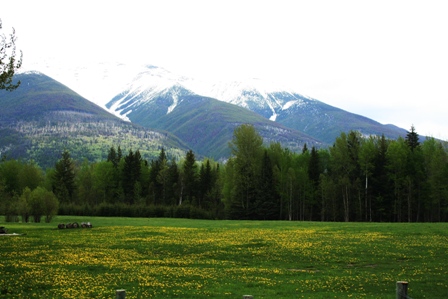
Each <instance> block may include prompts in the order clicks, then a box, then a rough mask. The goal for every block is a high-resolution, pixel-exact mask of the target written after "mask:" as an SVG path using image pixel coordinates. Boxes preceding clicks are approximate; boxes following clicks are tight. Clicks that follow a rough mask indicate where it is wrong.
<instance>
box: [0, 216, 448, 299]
mask: <svg viewBox="0 0 448 299" xmlns="http://www.w3.org/2000/svg"><path fill="white" fill-rule="evenodd" d="M74 221H77V222H79V223H81V222H83V221H90V222H91V223H92V224H93V228H92V229H87V228H85V229H63V230H58V229H57V224H58V223H59V222H60V223H68V222H74ZM0 226H5V227H6V228H7V229H8V232H9V233H19V234H24V235H20V236H0V248H1V249H0V250H1V251H0V257H1V259H0V273H1V274H0V298H111V299H112V298H115V290H116V289H122V288H123V289H126V298H208V297H210V298H242V296H243V295H245V294H249V295H253V296H254V299H259V298H395V286H396V282H397V281H399V280H406V281H408V282H409V292H408V295H409V296H410V297H412V298H414V299H417V298H433V299H434V298H448V280H447V278H448V224H446V223H424V224H422V223H418V224H415V223H414V224H411V223H401V224H400V223H393V224H391V223H387V224H386V223H381V224H380V223H328V222H327V223H319V222H278V221H277V222H261V221H205V220H181V219H142V218H138V219H134V218H100V217H95V218H93V217H89V218H87V217H63V216H59V217H57V219H56V220H54V221H53V223H50V224H46V223H40V224H30V223H26V224H22V223H5V222H4V221H3V218H2V217H0Z"/></svg>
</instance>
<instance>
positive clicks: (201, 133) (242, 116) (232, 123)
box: [107, 84, 322, 159]
mask: <svg viewBox="0 0 448 299" xmlns="http://www.w3.org/2000/svg"><path fill="white" fill-rule="evenodd" d="M107 107H108V108H113V110H114V111H115V112H116V113H117V112H118V113H120V114H121V115H123V116H126V118H128V119H129V120H131V121H132V122H133V123H137V124H139V125H142V126H145V127H148V128H155V129H163V130H166V131H169V132H171V133H172V134H174V135H176V136H177V137H179V138H180V139H182V140H183V141H185V142H186V143H187V144H188V145H189V146H190V147H191V149H193V150H194V151H195V152H197V153H199V154H200V155H203V156H208V157H212V158H215V159H226V158H228V157H229V156H230V150H229V147H228V143H229V142H230V141H231V140H232V138H233V131H234V129H235V128H236V127H237V126H239V125H241V124H252V125H253V126H254V127H255V129H256V130H257V131H258V133H259V134H260V135H261V136H262V137H263V139H264V141H265V143H266V144H269V143H270V142H280V143H281V144H282V145H283V146H285V147H288V148H290V149H291V150H293V151H299V150H301V149H302V147H303V145H304V144H305V143H307V144H308V146H318V147H319V146H321V145H322V144H321V143H320V142H319V141H318V140H316V139H314V138H312V137H310V136H308V135H306V134H303V133H301V132H299V131H296V130H293V129H290V128H287V127H285V126H282V125H281V124H278V123H275V122H272V121H270V120H267V119H266V118H264V117H262V116H260V115H258V114H256V113H254V112H252V111H249V110H247V109H244V108H242V107H238V106H235V105H232V104H228V103H225V102H222V101H218V100H216V99H212V98H208V97H203V96H199V95H196V94H194V93H192V92H191V91H189V90H187V89H185V88H184V87H182V86H180V85H177V84H176V85H174V86H168V87H167V88H166V89H159V90H157V91H156V92H154V89H150V90H139V89H133V88H130V89H129V90H128V91H126V92H124V93H122V94H120V95H118V96H117V97H115V98H114V99H113V100H112V101H111V102H109V103H108V104H107Z"/></svg>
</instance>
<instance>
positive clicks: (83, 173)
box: [0, 125, 448, 222]
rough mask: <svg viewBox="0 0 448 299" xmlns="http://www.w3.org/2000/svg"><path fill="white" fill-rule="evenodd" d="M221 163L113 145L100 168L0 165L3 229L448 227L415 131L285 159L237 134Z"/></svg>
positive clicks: (431, 147)
mask: <svg viewBox="0 0 448 299" xmlns="http://www.w3.org/2000/svg"><path fill="white" fill-rule="evenodd" d="M229 148H230V150H231V157H230V158H229V159H228V160H227V161H226V162H225V163H218V162H216V161H213V160H212V159H203V160H202V161H197V160H196V157H195V154H194V153H193V151H191V150H190V151H188V152H187V153H186V155H185V157H182V158H181V159H176V157H169V156H167V153H166V151H165V150H164V149H163V148H162V149H161V150H160V153H159V156H158V158H157V159H154V160H151V161H147V160H145V159H143V158H142V156H141V154H140V152H139V150H138V149H135V150H134V149H122V148H121V147H120V146H117V147H115V146H112V147H111V148H110V149H109V151H108V153H107V160H104V161H100V162H88V160H87V159H86V160H84V161H75V160H73V159H72V158H71V156H70V151H69V150H65V151H64V152H63V153H61V158H60V159H59V160H58V162H57V163H56V164H55V165H54V167H50V168H47V169H45V171H44V170H43V169H41V168H40V167H39V166H38V165H36V164H35V163H33V162H29V161H26V162H25V161H21V160H14V159H7V158H3V159H2V160H1V162H0V200H1V202H0V213H1V214H4V215H5V216H6V219H7V220H8V221H19V220H20V219H21V220H22V221H31V219H33V221H37V222H38V221H40V220H41V217H43V216H45V220H46V221H50V220H51V219H52V217H53V216H54V215H55V214H60V215H82V216H127V217H176V218H201V219H254V220H300V221H366V222H370V221H375V222H439V221H447V220H448V152H447V148H446V144H445V143H442V142H440V141H438V140H435V139H433V138H426V139H425V140H424V141H422V142H421V141H420V138H419V135H418V134H417V132H416V131H415V128H414V127H411V130H410V131H409V132H408V133H407V135H406V136H405V137H404V138H398V139H396V140H390V139H387V138H385V137H384V136H370V137H364V136H362V135H361V134H360V133H358V132H356V131H350V132H348V133H341V134H340V136H339V137H338V138H336V140H335V141H334V144H333V145H332V146H331V147H328V148H321V149H317V148H315V147H311V148H308V146H307V145H306V144H305V145H304V146H303V150H302V151H301V152H292V151H290V150H288V149H287V148H285V147H282V146H281V145H280V144H279V143H271V144H269V145H265V144H264V143H263V138H262V137H261V136H260V135H259V134H258V132H257V131H256V130H255V128H254V127H253V126H252V125H241V126H239V127H237V128H236V129H235V131H234V134H233V139H232V141H231V142H229Z"/></svg>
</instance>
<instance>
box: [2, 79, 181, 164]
mask: <svg viewBox="0 0 448 299" xmlns="http://www.w3.org/2000/svg"><path fill="white" fill-rule="evenodd" d="M16 80H20V81H21V82H22V84H21V85H20V87H19V88H18V89H17V90H15V91H13V92H6V91H0V105H1V107H2V112H1V114H0V154H1V155H6V156H8V157H12V158H22V159H30V160H34V161H36V162H37V163H38V164H39V165H40V166H42V167H49V166H53V165H54V163H55V162H56V161H57V160H58V159H59V158H60V154H61V152H62V151H63V150H64V149H68V150H69V151H70V152H71V154H72V157H73V158H74V159H75V160H79V161H81V160H83V159H88V160H90V161H95V160H103V159H105V158H106V157H107V153H108V150H109V148H110V147H111V146H118V145H120V146H121V148H122V150H123V151H125V150H129V149H133V150H137V149H139V150H140V152H141V154H142V156H143V157H144V158H146V159H151V158H155V157H157V156H158V154H159V152H160V149H161V147H162V146H163V147H165V149H166V150H167V153H168V155H171V156H174V157H179V156H184V153H185V150H186V149H187V148H188V147H187V146H186V145H185V144H184V143H183V142H182V141H181V140H180V139H178V138H176V137H175V136H173V135H171V134H170V133H167V132H163V131H155V130H150V129H146V128H143V127H141V126H138V125H135V124H131V123H129V122H125V121H123V120H121V119H119V118H117V117H116V116H114V115H112V114H110V113H109V112H107V111H106V110H104V109H103V108H101V107H99V106H97V105H96V104H94V103H92V102H90V101H88V100H86V99H84V98H82V97H81V96H79V95H78V94H77V93H75V92H74V91H72V90H70V89H68V88H67V87H66V86H64V85H62V84H60V83H59V82H57V81H55V80H53V79H51V78H50V77H48V76H45V75H43V74H41V73H36V72H35V73H24V74H19V75H17V76H16Z"/></svg>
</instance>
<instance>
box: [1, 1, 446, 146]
mask: <svg viewBox="0 0 448 299" xmlns="http://www.w3.org/2000/svg"><path fill="white" fill-rule="evenodd" d="M447 15H448V1H431V0H425V1H409V0H408V1H393V0H388V1H378V0H376V1H358V0H357V1H343V0H339V1H333V0H331V1H299V0H295V1H282V0H275V1H260V0H258V1H244V0H239V1H231V0H225V1H221V0H216V1H213V0H206V1H195V0H188V1H187V0H179V1H169V0H168V1H167V0H163V1H162V0H161V1H133V0H127V1H98V0H95V1H82V0H78V1H48V0H39V1H25V0H14V1H2V3H1V4H0V18H1V19H2V21H3V30H2V31H3V32H4V33H5V32H6V33H8V32H10V30H11V28H12V27H14V28H15V30H16V35H17V37H18V40H17V46H18V48H20V49H21V50H22V51H23V54H24V67H25V68H32V67H33V66H35V65H38V63H39V62H41V61H43V60H46V61H50V62H49V64H50V66H51V64H52V63H53V64H54V67H59V68H63V67H64V65H65V64H67V65H83V64H86V63H95V62H99V61H107V60H113V61H120V62H126V63H128V62H134V63H139V64H140V63H141V64H145V63H150V64H153V65H157V66H161V67H164V68H165V69H168V70H171V71H174V72H178V73H181V74H184V75H187V76H196V77H204V78H209V79H210V78H216V80H218V79H242V78H253V77H256V78H263V79H267V80H275V81H278V82H281V83H282V84H286V85H289V86H291V87H292V88H294V89H295V90H296V91H297V92H299V93H302V94H304V95H307V96H310V97H313V98H316V99H318V100H320V101H323V102H325V103H327V104H330V105H333V106H336V107H339V108H342V109H344V110H347V111H350V112H354V113H358V114H361V115H364V116H367V117H369V118H372V119H374V120H377V121H379V122H381V123H384V124H386V123H393V124H395V125H398V126H400V127H402V128H405V129H407V130H409V129H410V127H411V125H414V126H415V127H416V130H417V132H418V133H419V134H420V135H429V136H433V137H436V138H442V139H446V140H448V117H447V114H448V104H447V103H448V17H447ZM67 69H69V68H67ZM69 75H70V74H68V76H69ZM55 79H57V80H58V78H55ZM62 83H64V84H68V83H69V82H62ZM68 85H69V84H68Z"/></svg>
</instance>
